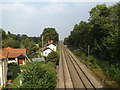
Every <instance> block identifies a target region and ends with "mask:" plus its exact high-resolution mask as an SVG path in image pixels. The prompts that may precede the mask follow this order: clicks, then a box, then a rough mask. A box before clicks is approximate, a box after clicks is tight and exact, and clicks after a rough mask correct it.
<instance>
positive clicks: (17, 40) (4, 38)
mask: <svg viewBox="0 0 120 90" xmlns="http://www.w3.org/2000/svg"><path fill="white" fill-rule="evenodd" d="M0 34H1V35H0V39H1V42H2V45H1V47H0V48H6V47H11V48H26V49H27V56H28V57H29V58H33V57H37V53H36V51H37V50H39V49H38V47H37V46H36V44H37V43H38V41H39V37H28V36H27V35H25V34H23V35H20V34H17V35H15V34H11V33H10V32H9V31H8V34H6V32H5V31H4V30H2V29H0Z"/></svg>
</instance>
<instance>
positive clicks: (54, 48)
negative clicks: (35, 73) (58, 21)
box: [47, 44, 56, 51]
mask: <svg viewBox="0 0 120 90" xmlns="http://www.w3.org/2000/svg"><path fill="white" fill-rule="evenodd" d="M47 47H49V48H50V49H52V50H53V51H56V46H55V45H53V44H50V45H49V46H47Z"/></svg>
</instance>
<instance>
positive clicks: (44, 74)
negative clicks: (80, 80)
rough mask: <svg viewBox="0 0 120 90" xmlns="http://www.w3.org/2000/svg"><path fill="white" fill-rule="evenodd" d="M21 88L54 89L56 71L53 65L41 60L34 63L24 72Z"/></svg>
mask: <svg viewBox="0 0 120 90" xmlns="http://www.w3.org/2000/svg"><path fill="white" fill-rule="evenodd" d="M21 77H22V85H21V88H41V89H42V88H43V89H49V90H53V89H55V86H56V72H55V69H54V68H53V67H51V66H50V65H48V64H44V63H41V62H34V63H32V65H31V67H29V68H28V69H27V70H25V71H24V72H23V73H22V74H21Z"/></svg>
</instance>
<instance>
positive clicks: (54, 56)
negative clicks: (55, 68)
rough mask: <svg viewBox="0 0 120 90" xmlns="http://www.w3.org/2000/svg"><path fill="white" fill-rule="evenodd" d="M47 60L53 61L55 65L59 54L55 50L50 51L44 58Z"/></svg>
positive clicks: (57, 62)
mask: <svg viewBox="0 0 120 90" xmlns="http://www.w3.org/2000/svg"><path fill="white" fill-rule="evenodd" d="M46 61H47V62H54V63H55V64H56V65H58V64H59V56H58V53H57V52H51V53H49V54H48V56H47V58H46Z"/></svg>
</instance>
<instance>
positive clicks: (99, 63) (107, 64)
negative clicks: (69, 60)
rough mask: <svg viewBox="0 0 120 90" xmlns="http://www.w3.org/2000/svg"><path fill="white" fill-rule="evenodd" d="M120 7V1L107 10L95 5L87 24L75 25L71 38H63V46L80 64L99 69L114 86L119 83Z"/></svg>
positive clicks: (104, 5) (105, 7)
mask: <svg viewBox="0 0 120 90" xmlns="http://www.w3.org/2000/svg"><path fill="white" fill-rule="evenodd" d="M119 8H120V2H119V3H117V4H115V5H112V6H109V7H108V6H106V4H102V5H96V6H95V7H94V8H92V9H91V10H90V12H89V13H90V17H89V19H88V21H87V22H85V21H81V22H80V23H79V24H76V25H75V26H74V28H73V30H72V31H71V33H70V35H69V36H68V37H66V38H65V39H64V43H65V44H67V45H68V47H69V48H70V49H71V50H73V52H74V53H75V54H76V55H77V56H79V57H80V58H81V59H82V60H83V62H85V63H87V64H88V65H89V66H91V67H93V68H96V69H98V70H100V69H101V70H102V71H103V72H104V73H105V74H106V75H107V76H108V77H111V79H112V80H115V81H116V82H117V83H120V9H119ZM88 46H89V49H88ZM88 50H89V54H90V55H89V56H87V55H88ZM86 56H87V58H86ZM110 86H111V85H110Z"/></svg>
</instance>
